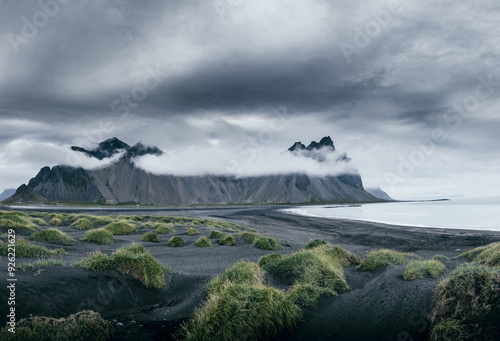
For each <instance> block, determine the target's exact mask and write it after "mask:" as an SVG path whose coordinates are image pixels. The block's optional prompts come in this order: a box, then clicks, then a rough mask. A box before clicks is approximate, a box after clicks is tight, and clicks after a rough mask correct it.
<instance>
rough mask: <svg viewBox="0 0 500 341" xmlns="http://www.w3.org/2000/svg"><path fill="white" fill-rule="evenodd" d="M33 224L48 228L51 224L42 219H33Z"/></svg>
mask: <svg viewBox="0 0 500 341" xmlns="http://www.w3.org/2000/svg"><path fill="white" fill-rule="evenodd" d="M31 222H32V223H33V224H36V225H38V226H47V225H49V224H47V222H46V221H45V220H43V219H42V218H31Z"/></svg>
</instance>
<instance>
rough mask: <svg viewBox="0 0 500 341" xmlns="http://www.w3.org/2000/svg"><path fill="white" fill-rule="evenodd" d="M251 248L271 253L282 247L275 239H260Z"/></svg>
mask: <svg viewBox="0 0 500 341" xmlns="http://www.w3.org/2000/svg"><path fill="white" fill-rule="evenodd" d="M253 246H255V247H256V248H257V249H261V250H271V251H276V250H281V249H282V248H283V246H281V244H280V243H278V241H277V240H276V238H273V237H260V238H259V239H257V240H256V241H255V242H254V243H253Z"/></svg>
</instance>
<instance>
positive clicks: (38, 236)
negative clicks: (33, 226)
mask: <svg viewBox="0 0 500 341" xmlns="http://www.w3.org/2000/svg"><path fill="white" fill-rule="evenodd" d="M30 239H33V240H37V241H46V242H49V243H54V244H61V245H72V244H74V243H75V242H76V241H75V240H74V239H73V238H70V237H68V235H67V234H66V233H64V232H62V231H60V230H58V229H55V228H50V229H46V230H42V231H38V232H35V233H33V234H31V236H30Z"/></svg>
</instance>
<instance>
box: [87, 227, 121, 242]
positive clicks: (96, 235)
mask: <svg viewBox="0 0 500 341" xmlns="http://www.w3.org/2000/svg"><path fill="white" fill-rule="evenodd" d="M81 241H84V242H87V243H96V244H111V243H113V242H114V241H115V236H114V235H113V234H112V233H111V232H109V231H108V230H106V229H103V228H102V227H101V228H98V229H95V230H90V231H87V232H85V234H84V235H83V237H82V238H81Z"/></svg>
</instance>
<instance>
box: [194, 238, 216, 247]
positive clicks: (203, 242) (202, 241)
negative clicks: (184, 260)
mask: <svg viewBox="0 0 500 341" xmlns="http://www.w3.org/2000/svg"><path fill="white" fill-rule="evenodd" d="M194 245H196V246H199V247H211V246H212V243H211V242H210V239H208V237H200V238H199V239H198V240H197V241H196V242H195V243H194Z"/></svg>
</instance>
